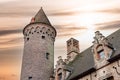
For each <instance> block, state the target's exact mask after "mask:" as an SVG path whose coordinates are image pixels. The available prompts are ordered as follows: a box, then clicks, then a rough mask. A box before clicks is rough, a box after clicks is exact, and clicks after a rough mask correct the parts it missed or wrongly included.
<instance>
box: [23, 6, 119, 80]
mask: <svg viewBox="0 0 120 80" xmlns="http://www.w3.org/2000/svg"><path fill="white" fill-rule="evenodd" d="M23 34H24V53H23V61H22V70H21V80H120V30H117V31H116V32H114V33H112V34H111V35H109V36H108V37H105V36H103V35H102V34H101V33H100V32H99V31H96V32H95V37H94V41H93V42H92V43H93V45H91V46H90V47H89V48H88V49H86V50H84V51H83V52H80V48H79V41H78V40H76V39H74V38H70V39H69V40H68V41H67V42H66V43H67V59H64V60H63V59H62V57H61V56H59V57H58V61H57V64H56V66H55V69H54V41H55V37H56V30H55V28H54V27H53V26H52V25H51V24H50V22H49V20H48V18H47V16H46V15H45V13H44V11H43V9H42V8H41V9H40V11H39V12H38V13H37V14H36V16H35V17H34V18H32V19H31V22H30V24H28V25H27V26H26V27H25V28H24V30H23Z"/></svg>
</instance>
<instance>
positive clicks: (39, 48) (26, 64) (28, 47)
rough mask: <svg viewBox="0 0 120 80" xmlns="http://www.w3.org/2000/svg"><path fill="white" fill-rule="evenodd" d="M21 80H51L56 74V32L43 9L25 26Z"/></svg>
mask: <svg viewBox="0 0 120 80" xmlns="http://www.w3.org/2000/svg"><path fill="white" fill-rule="evenodd" d="M23 34H24V53H23V60H22V70H21V80H49V79H50V77H51V76H52V74H53V73H54V41H55V37H56V30H55V28H54V27H53V26H52V25H51V23H50V22H49V20H48V18H47V16H46V15H45V13H44V11H43V9H42V8H41V9H40V10H39V12H38V13H37V14H36V15H35V17H34V18H32V19H31V22H30V24H28V25H27V26H25V28H24V30H23Z"/></svg>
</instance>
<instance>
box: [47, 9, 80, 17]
mask: <svg viewBox="0 0 120 80" xmlns="http://www.w3.org/2000/svg"><path fill="white" fill-rule="evenodd" d="M75 14H78V13H77V12H75V11H65V10H60V11H50V13H48V15H49V16H71V15H75Z"/></svg>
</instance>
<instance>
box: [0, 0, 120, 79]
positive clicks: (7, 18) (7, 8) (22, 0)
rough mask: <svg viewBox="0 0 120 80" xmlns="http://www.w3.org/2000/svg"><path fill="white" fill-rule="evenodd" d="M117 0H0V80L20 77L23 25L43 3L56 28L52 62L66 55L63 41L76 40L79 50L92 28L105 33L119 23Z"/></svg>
mask: <svg viewBox="0 0 120 80" xmlns="http://www.w3.org/2000/svg"><path fill="white" fill-rule="evenodd" d="M119 4H120V0H0V80H20V71H21V62H22V55H23V45H24V42H23V34H22V30H23V28H24V27H25V26H26V25H27V24H28V23H30V20H31V18H32V17H33V16H35V14H36V13H37V12H38V11H39V9H40V7H41V6H42V7H43V9H44V11H45V13H46V15H47V16H48V18H49V20H50V22H51V24H52V25H53V26H54V27H55V29H56V30H57V37H56V41H55V63H56V60H57V57H58V56H62V57H63V58H66V54H67V48H66V41H67V40H69V39H70V38H71V37H73V38H75V39H77V40H79V43H80V44H79V45H80V52H82V51H84V50H85V49H87V48H88V47H89V46H91V45H92V41H93V37H94V32H95V31H97V30H99V31H100V32H101V33H102V34H103V35H105V36H108V35H110V34H111V33H113V32H115V31H116V30H118V29H119V27H120V7H119Z"/></svg>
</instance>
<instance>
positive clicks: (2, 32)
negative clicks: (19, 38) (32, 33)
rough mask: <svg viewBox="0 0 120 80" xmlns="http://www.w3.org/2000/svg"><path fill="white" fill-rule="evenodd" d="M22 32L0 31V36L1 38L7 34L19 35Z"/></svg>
mask: <svg viewBox="0 0 120 80" xmlns="http://www.w3.org/2000/svg"><path fill="white" fill-rule="evenodd" d="M21 32H22V30H18V29H16V30H0V36H3V35H8V34H15V33H21Z"/></svg>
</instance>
